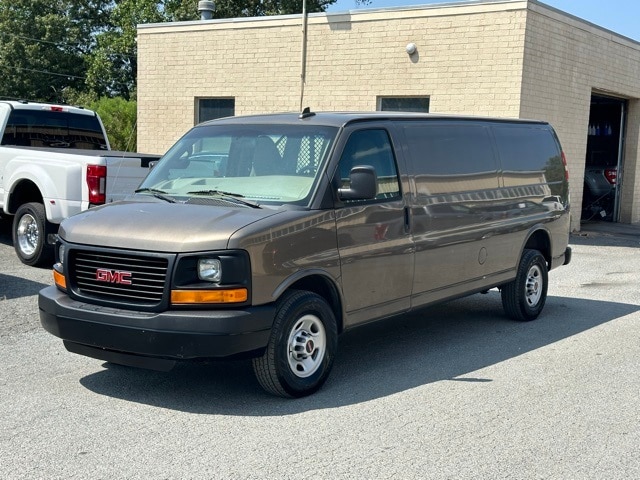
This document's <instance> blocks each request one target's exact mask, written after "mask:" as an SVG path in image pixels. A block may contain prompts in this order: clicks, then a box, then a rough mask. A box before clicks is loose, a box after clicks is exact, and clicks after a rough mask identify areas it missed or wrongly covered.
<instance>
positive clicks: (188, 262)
mask: <svg viewBox="0 0 640 480" xmlns="http://www.w3.org/2000/svg"><path fill="white" fill-rule="evenodd" d="M250 289H251V262H250V260H249V254H248V252H247V251H245V250H222V251H209V252H195V253H185V254H180V255H178V258H177V262H176V266H175V269H174V273H173V280H172V282H171V300H170V301H171V304H172V305H177V306H182V307H186V306H197V305H201V306H202V307H203V308H204V307H207V305H212V304H227V305H229V304H234V305H240V304H247V303H248V302H250Z"/></svg>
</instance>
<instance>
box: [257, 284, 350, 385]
mask: <svg viewBox="0 0 640 480" xmlns="http://www.w3.org/2000/svg"><path fill="white" fill-rule="evenodd" d="M337 347H338V332H337V327H336V319H335V316H334V314H333V311H332V310H331V308H330V307H329V305H328V304H327V302H326V301H325V300H324V299H323V298H322V297H320V296H319V295H316V294H315V293H312V292H307V291H292V292H290V293H289V294H287V295H285V296H284V297H283V298H282V299H281V300H280V301H279V302H278V305H277V309H276V317H275V320H274V322H273V327H272V329H271V337H270V338H269V343H268V345H267V348H266V351H265V352H264V354H263V355H262V356H261V357H259V358H254V359H253V370H254V373H255V375H256V378H257V379H258V382H259V383H260V385H261V386H262V388H264V390H266V391H267V392H269V393H272V394H274V395H278V396H281V397H304V396H306V395H310V394H312V393H314V392H315V391H317V390H318V389H319V388H320V387H321V386H322V384H323V383H324V382H325V380H326V379H327V377H328V376H329V372H330V371H331V367H332V365H333V359H334V357H335V353H336V350H337Z"/></svg>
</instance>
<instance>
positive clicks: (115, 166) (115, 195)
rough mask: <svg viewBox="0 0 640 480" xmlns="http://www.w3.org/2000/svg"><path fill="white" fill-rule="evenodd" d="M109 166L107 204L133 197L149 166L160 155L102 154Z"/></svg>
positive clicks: (111, 152)
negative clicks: (129, 196)
mask: <svg viewBox="0 0 640 480" xmlns="http://www.w3.org/2000/svg"><path fill="white" fill-rule="evenodd" d="M101 156H102V157H104V158H105V160H106V164H107V198H106V201H107V203H111V202H115V201H117V200H122V199H124V198H125V197H127V196H128V195H131V194H132V193H133V192H134V190H135V189H136V188H138V186H139V185H140V183H141V182H142V180H143V179H144V177H146V176H147V173H148V172H149V164H150V163H151V162H154V161H156V160H158V159H159V158H160V155H151V154H143V153H130V152H116V151H110V152H108V153H105V152H102V155H101Z"/></svg>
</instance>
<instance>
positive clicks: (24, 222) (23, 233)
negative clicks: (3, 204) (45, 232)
mask: <svg viewBox="0 0 640 480" xmlns="http://www.w3.org/2000/svg"><path fill="white" fill-rule="evenodd" d="M16 236H17V239H18V247H19V248H20V251H21V252H22V253H24V254H25V255H33V253H34V252H35V251H36V248H37V247H38V242H39V240H40V232H39V231H38V223H37V222H36V219H35V218H34V217H33V215H30V214H26V215H23V216H22V218H21V219H20V223H18V231H17V235H16Z"/></svg>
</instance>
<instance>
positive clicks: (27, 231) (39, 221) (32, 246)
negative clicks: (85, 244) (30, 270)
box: [12, 202, 54, 267]
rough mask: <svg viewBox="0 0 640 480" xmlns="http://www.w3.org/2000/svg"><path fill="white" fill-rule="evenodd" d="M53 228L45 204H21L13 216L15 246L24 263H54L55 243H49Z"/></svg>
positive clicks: (31, 264) (39, 264)
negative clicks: (48, 237) (48, 236)
mask: <svg viewBox="0 0 640 480" xmlns="http://www.w3.org/2000/svg"><path fill="white" fill-rule="evenodd" d="M51 230H52V227H51V224H50V223H49V222H48V221H47V217H46V213H45V210H44V205H43V204H41V203H36V202H31V203H25V204H24V205H20V207H18V210H17V211H16V215H15V217H14V218H13V228H12V235H13V248H14V249H15V251H16V254H17V255H18V258H19V259H20V261H21V262H22V263H24V264H25V265H29V266H32V267H34V266H43V265H46V264H49V266H51V265H52V264H53V256H54V255H53V254H54V249H53V245H48V244H47V235H48V234H49V233H50V231H51Z"/></svg>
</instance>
